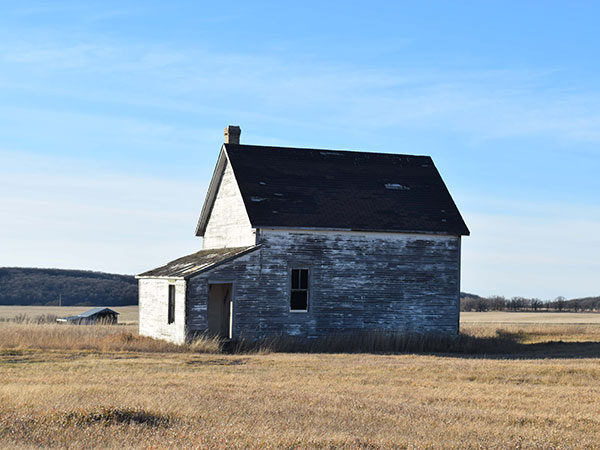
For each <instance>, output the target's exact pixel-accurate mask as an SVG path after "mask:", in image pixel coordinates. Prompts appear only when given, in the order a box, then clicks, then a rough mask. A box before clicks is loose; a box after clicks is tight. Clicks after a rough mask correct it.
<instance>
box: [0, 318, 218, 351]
mask: <svg viewBox="0 0 600 450" xmlns="http://www.w3.org/2000/svg"><path fill="white" fill-rule="evenodd" d="M0 348H6V349H12V348H14V349H41V350H95V351H134V352H176V353H178V352H179V353H180V352H195V353H218V352H220V351H221V342H220V341H219V340H218V339H214V338H209V337H199V338H198V339H196V340H195V341H194V342H192V343H190V344H188V345H177V344H173V343H170V342H166V341H163V340H160V339H152V338H149V337H145V336H139V335H138V333H137V329H136V327H135V326H119V325H69V324H37V323H14V322H13V323H11V322H8V323H3V324H1V325H0Z"/></svg>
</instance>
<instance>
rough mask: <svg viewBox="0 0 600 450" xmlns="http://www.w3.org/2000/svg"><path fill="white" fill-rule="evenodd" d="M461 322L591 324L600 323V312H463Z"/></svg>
mask: <svg viewBox="0 0 600 450" xmlns="http://www.w3.org/2000/svg"><path fill="white" fill-rule="evenodd" d="M460 322H461V324H472V323H485V324H488V323H489V324H491V323H494V324H535V325H545V324H590V325H600V313H588V312H586V313H583V312H582V313H573V312H504V311H488V312H461V313H460Z"/></svg>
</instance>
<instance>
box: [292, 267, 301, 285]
mask: <svg viewBox="0 0 600 450" xmlns="http://www.w3.org/2000/svg"><path fill="white" fill-rule="evenodd" d="M299 287H300V270H298V269H292V289H298V288H299Z"/></svg>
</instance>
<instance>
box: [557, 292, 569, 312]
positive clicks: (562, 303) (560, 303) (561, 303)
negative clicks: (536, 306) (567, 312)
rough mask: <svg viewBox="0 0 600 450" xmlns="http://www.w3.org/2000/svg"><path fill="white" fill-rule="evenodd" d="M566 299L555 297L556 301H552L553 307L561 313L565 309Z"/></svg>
mask: <svg viewBox="0 0 600 450" xmlns="http://www.w3.org/2000/svg"><path fill="white" fill-rule="evenodd" d="M566 303H567V302H566V299H565V298H564V297H563V296H562V295H560V296H558V297H556V299H554V305H555V307H556V309H557V310H559V311H562V310H563V309H565V305H566Z"/></svg>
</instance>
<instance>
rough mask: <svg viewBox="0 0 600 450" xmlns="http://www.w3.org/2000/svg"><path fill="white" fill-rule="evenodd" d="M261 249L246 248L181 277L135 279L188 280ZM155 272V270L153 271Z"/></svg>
mask: <svg viewBox="0 0 600 450" xmlns="http://www.w3.org/2000/svg"><path fill="white" fill-rule="evenodd" d="M260 247H261V245H260V244H259V245H255V246H253V247H250V248H247V249H246V250H244V251H242V252H240V253H236V254H235V255H232V256H230V257H228V258H225V259H222V260H220V261H217V262H215V263H212V264H209V265H207V266H205V267H202V268H200V269H197V270H194V271H191V272H190V273H187V274H185V275H183V276H181V275H178V276H168V275H136V276H135V278H137V279H138V280H140V279H157V278H158V279H162V280H188V279H190V278H191V277H194V276H196V275H198V274H201V273H202V272H206V271H208V270H211V269H214V268H215V267H217V266H220V265H221V264H225V263H228V262H230V261H233V260H234V259H236V258H240V257H242V256H244V255H247V254H248V253H251V252H253V251H254V250H257V249H259V248H260ZM155 270H156V269H155Z"/></svg>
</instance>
